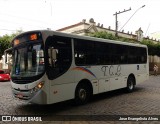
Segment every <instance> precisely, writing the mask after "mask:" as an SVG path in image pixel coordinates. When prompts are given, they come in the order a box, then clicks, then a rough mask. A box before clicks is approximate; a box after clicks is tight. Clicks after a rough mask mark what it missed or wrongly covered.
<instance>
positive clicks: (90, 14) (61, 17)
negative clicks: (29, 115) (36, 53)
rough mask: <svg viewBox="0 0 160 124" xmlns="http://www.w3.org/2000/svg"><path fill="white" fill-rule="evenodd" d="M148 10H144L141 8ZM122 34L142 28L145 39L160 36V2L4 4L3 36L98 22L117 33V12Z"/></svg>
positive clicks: (34, 0)
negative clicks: (84, 22) (82, 22)
mask: <svg viewBox="0 0 160 124" xmlns="http://www.w3.org/2000/svg"><path fill="white" fill-rule="evenodd" d="M143 5H145V7H143V8H141V6H143ZM130 7H131V10H130V11H128V12H125V13H122V14H119V15H118V25H119V30H120V29H121V27H123V26H124V24H125V23H126V22H127V21H128V19H129V18H130V17H131V16H132V15H133V14H134V13H135V14H134V15H133V16H132V18H131V19H130V20H129V21H128V23H127V24H126V25H125V26H124V28H123V30H124V31H125V32H128V31H130V32H133V33H135V31H136V30H138V29H139V28H140V27H141V28H142V30H143V32H144V35H145V36H149V35H150V34H153V33H155V32H160V17H159V16H160V14H159V13H160V0H0V36H2V35H4V34H6V33H12V32H14V31H15V30H18V29H22V30H23V31H28V30H37V29H47V28H51V29H52V30H57V29H59V28H63V27H65V26H69V25H72V24H75V23H78V22H80V21H82V19H86V20H89V19H90V18H94V20H95V22H97V23H101V24H103V25H104V27H106V28H107V27H109V26H111V28H112V29H115V16H113V14H114V13H115V12H119V11H123V10H124V9H126V10H127V9H129V8H130Z"/></svg>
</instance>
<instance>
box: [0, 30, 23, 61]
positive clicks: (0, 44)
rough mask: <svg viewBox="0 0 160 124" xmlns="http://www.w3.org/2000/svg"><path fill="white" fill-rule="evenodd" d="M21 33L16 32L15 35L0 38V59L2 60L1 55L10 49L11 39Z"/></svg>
mask: <svg viewBox="0 0 160 124" xmlns="http://www.w3.org/2000/svg"><path fill="white" fill-rule="evenodd" d="M21 32H22V31H17V32H16V33H13V34H11V35H7V34H6V35H4V36H2V37H0V59H1V58H2V55H3V54H4V51H5V50H6V49H8V48H10V47H11V41H12V39H13V38H14V37H15V36H16V35H18V34H19V33H21Z"/></svg>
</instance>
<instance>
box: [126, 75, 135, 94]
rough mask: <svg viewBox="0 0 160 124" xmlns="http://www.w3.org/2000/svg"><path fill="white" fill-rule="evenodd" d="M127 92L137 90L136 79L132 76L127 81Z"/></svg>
mask: <svg viewBox="0 0 160 124" xmlns="http://www.w3.org/2000/svg"><path fill="white" fill-rule="evenodd" d="M126 89H127V92H129V93H130V92H133V90H134V89H135V79H134V78H133V77H132V76H129V77H128V80H127V88H126Z"/></svg>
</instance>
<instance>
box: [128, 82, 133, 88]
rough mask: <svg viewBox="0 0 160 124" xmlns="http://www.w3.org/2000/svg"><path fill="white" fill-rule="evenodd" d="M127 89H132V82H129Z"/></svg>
mask: <svg viewBox="0 0 160 124" xmlns="http://www.w3.org/2000/svg"><path fill="white" fill-rule="evenodd" d="M128 87H129V89H130V90H132V89H133V82H132V81H130V82H129V86H128Z"/></svg>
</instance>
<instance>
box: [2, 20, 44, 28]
mask: <svg viewBox="0 0 160 124" xmlns="http://www.w3.org/2000/svg"><path fill="white" fill-rule="evenodd" d="M0 22H5V23H12V24H18V25H22V26H35V27H39V28H46V27H42V26H38V25H35V24H26V23H17V22H11V21H8V20H0Z"/></svg>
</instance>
